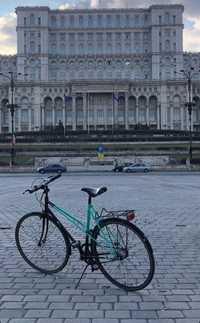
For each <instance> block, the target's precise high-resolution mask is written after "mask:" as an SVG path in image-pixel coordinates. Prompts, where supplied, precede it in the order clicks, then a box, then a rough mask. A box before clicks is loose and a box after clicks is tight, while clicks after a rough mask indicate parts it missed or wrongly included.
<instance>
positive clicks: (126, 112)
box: [125, 93, 129, 130]
mask: <svg viewBox="0 0 200 323" xmlns="http://www.w3.org/2000/svg"><path fill="white" fill-rule="evenodd" d="M128 96H129V95H128V93H125V129H126V130H128V128H129V124H128Z"/></svg>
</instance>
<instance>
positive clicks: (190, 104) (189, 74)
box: [180, 67, 195, 166]
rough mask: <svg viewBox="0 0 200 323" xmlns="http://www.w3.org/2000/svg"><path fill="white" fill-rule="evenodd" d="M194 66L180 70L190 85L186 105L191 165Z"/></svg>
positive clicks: (190, 162)
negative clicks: (186, 69)
mask: <svg viewBox="0 0 200 323" xmlns="http://www.w3.org/2000/svg"><path fill="white" fill-rule="evenodd" d="M193 71H194V67H190V70H189V71H187V72H186V71H185V70H181V71H180V72H181V73H183V74H184V76H185V77H186V80H187V85H188V102H186V103H185V106H186V107H187V108H188V116H189V151H188V153H189V166H191V165H192V108H193V106H194V105H195V103H194V102H192V76H193Z"/></svg>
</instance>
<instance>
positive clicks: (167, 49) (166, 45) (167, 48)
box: [165, 39, 170, 52]
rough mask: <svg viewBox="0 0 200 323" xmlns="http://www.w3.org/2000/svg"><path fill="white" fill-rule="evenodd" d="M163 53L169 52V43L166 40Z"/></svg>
mask: <svg viewBox="0 0 200 323" xmlns="http://www.w3.org/2000/svg"><path fill="white" fill-rule="evenodd" d="M165 51H166V52H169V51H170V41H169V40H168V39H167V40H166V41H165Z"/></svg>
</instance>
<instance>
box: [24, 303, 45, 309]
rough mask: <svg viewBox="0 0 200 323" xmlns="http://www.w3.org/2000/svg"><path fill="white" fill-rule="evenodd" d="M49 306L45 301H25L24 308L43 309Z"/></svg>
mask: <svg viewBox="0 0 200 323" xmlns="http://www.w3.org/2000/svg"><path fill="white" fill-rule="evenodd" d="M48 307H49V303H47V302H27V303H26V305H25V306H24V308H26V309H43V308H44V309H45V308H48Z"/></svg>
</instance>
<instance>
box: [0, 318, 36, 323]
mask: <svg viewBox="0 0 200 323" xmlns="http://www.w3.org/2000/svg"><path fill="white" fill-rule="evenodd" d="M35 322H36V319H11V320H10V321H9V323H35ZM0 323H3V320H2V321H0Z"/></svg>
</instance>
